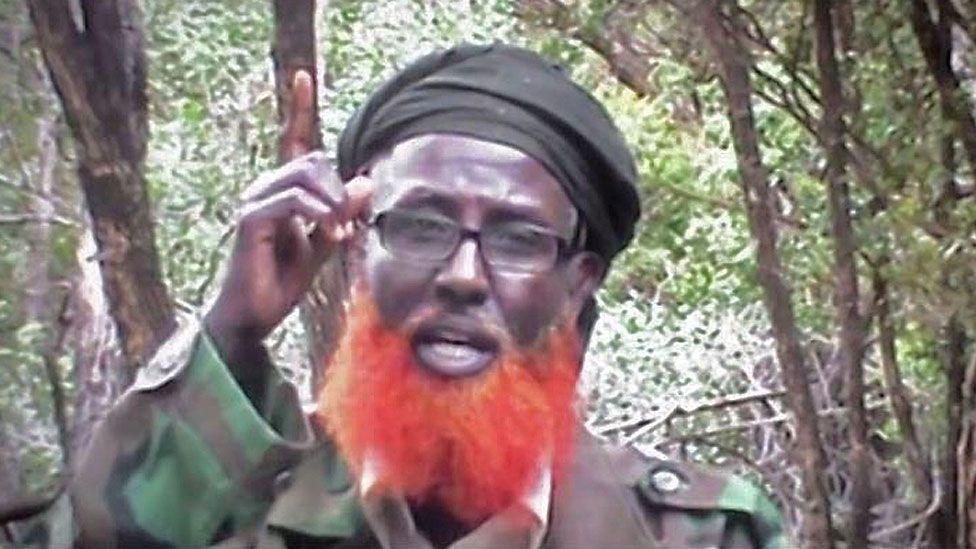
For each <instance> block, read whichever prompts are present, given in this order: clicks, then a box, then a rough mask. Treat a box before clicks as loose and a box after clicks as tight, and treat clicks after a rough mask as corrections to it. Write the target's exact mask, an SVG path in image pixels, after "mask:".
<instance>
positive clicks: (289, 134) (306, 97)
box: [281, 69, 315, 162]
mask: <svg viewBox="0 0 976 549" xmlns="http://www.w3.org/2000/svg"><path fill="white" fill-rule="evenodd" d="M314 93H315V91H314V90H313V86H312V75H311V74H309V73H308V71H306V70H305V69H299V70H298V71H296V72H295V77H294V78H293V79H292V86H291V104H290V105H289V108H288V116H287V117H286V118H285V129H284V131H283V132H282V137H281V153H282V159H283V160H284V161H285V162H287V161H289V160H291V159H293V158H297V157H299V156H301V155H303V154H305V153H307V152H309V151H310V150H311V149H312V143H313V141H314V140H313V136H312V132H314V131H315V107H314V104H315V102H314V100H313V99H314V95H313V94H314Z"/></svg>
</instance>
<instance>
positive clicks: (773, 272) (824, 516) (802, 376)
mask: <svg viewBox="0 0 976 549" xmlns="http://www.w3.org/2000/svg"><path fill="white" fill-rule="evenodd" d="M675 3H676V5H677V6H678V7H679V9H681V10H682V11H684V12H686V13H688V14H689V15H690V16H691V17H692V18H693V20H694V21H695V22H696V23H697V24H698V25H699V26H700V27H701V30H702V32H703V34H704V37H705V39H706V41H707V42H708V45H709V47H710V49H711V50H712V53H713V55H714V59H715V61H716V62H717V63H718V65H719V68H720V76H721V82H722V87H723V89H724V90H725V95H726V98H727V102H728V108H729V113H728V117H729V123H730V124H731V128H732V141H733V146H734V148H735V153H736V159H737V163H738V166H739V173H740V177H741V178H742V181H741V184H742V191H743V198H744V201H745V205H746V210H747V213H748V217H749V228H750V231H751V233H752V237H753V239H754V240H755V241H756V244H757V248H758V263H759V273H758V275H759V283H760V285H761V286H762V288H763V294H764V298H765V302H766V307H767V310H768V311H769V315H770V318H771V320H772V325H773V337H774V339H775V341H776V355H777V358H778V359H779V364H780V368H781V369H782V374H783V381H784V384H785V385H786V389H787V405H788V406H789V408H790V410H791V411H792V413H793V415H794V416H795V418H796V435H797V440H796V448H795V449H794V455H793V459H794V461H795V462H796V463H797V464H798V465H799V467H800V470H801V472H802V476H803V486H804V490H805V492H806V494H805V497H804V499H805V501H806V502H807V505H806V507H805V508H804V509H803V510H802V513H803V533H802V536H803V545H804V546H805V547H818V548H827V547H832V546H833V540H832V537H831V520H830V500H829V497H828V492H827V486H826V482H825V478H824V472H825V471H826V460H825V456H824V453H823V447H822V446H821V441H820V429H819V426H818V424H817V411H816V408H815V405H814V402H813V397H812V395H811V394H810V383H809V376H808V372H807V366H806V363H805V362H806V361H805V359H804V355H803V349H802V347H801V345H800V336H799V332H798V330H797V327H796V319H795V316H794V313H793V305H792V291H791V290H790V287H789V286H788V285H787V283H786V280H785V279H784V276H783V267H782V264H781V262H780V258H779V251H778V249H777V236H776V228H775V225H774V217H775V214H774V212H773V211H772V209H771V206H770V204H771V203H770V199H769V182H768V177H767V172H766V168H765V166H764V165H763V162H762V157H761V154H760V151H759V141H758V136H757V134H756V125H755V119H754V117H753V112H752V84H751V81H750V69H751V60H750V59H749V58H748V54H747V52H746V50H745V48H744V47H743V46H742V44H741V43H740V42H739V40H738V38H737V37H736V34H735V33H734V32H732V31H731V30H730V29H728V28H726V26H725V23H724V21H723V19H724V18H723V17H722V14H721V12H720V7H719V5H718V4H716V3H715V2H713V1H712V0H697V1H676V2H675Z"/></svg>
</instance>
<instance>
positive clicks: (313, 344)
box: [271, 0, 348, 394]
mask: <svg viewBox="0 0 976 549" xmlns="http://www.w3.org/2000/svg"><path fill="white" fill-rule="evenodd" d="M273 4H274V21H275V35H274V44H273V46H272V49H271V55H272V59H273V61H274V67H275V91H276V94H277V98H278V119H279V122H280V123H281V125H282V127H284V124H285V122H286V120H285V117H286V116H287V113H288V112H289V105H290V104H291V86H292V82H293V81H294V77H295V72H296V71H298V70H300V69H302V70H305V71H307V72H308V73H309V74H310V75H312V89H313V90H318V82H319V75H318V71H316V57H315V10H316V6H315V0H274V1H273ZM323 79H325V80H326V81H327V78H325V76H324V75H323ZM326 83H327V82H326ZM317 95H318V94H317V93H316V94H314V95H313V110H314V112H315V120H314V124H313V125H312V133H311V134H310V135H308V136H306V138H305V145H306V146H305V148H306V149H307V150H315V149H321V148H322V134H321V131H320V126H319V116H318V97H317ZM290 156H291V152H290V151H287V150H285V147H283V146H281V145H279V154H278V160H279V161H280V162H287V161H288V160H291V158H290ZM347 286H348V284H347V280H346V271H345V259H344V257H342V254H334V255H333V256H332V257H331V258H330V259H329V260H328V261H327V262H326V263H325V265H323V266H322V268H321V270H320V271H319V274H318V275H317V276H316V278H315V280H314V281H313V282H312V287H311V289H310V290H309V292H308V294H306V296H305V298H304V299H303V300H302V303H301V305H300V309H299V313H300V315H301V318H302V324H303V325H304V326H305V332H306V337H307V339H308V342H309V361H310V363H311V368H312V372H311V373H312V376H311V377H312V391H313V393H312V394H315V393H316V392H317V391H318V385H319V382H320V376H321V371H320V370H321V365H322V364H323V363H324V362H325V359H326V358H327V357H328V355H329V352H330V351H331V349H332V348H333V346H334V345H333V344H334V342H335V339H336V337H337V334H338V332H339V329H340V327H341V325H342V311H343V309H342V304H343V302H344V301H345V298H346V292H347Z"/></svg>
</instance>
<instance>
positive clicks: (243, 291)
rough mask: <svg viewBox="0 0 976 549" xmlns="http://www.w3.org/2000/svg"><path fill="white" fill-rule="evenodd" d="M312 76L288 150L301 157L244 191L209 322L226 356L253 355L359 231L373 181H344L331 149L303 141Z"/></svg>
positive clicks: (302, 80)
mask: <svg viewBox="0 0 976 549" xmlns="http://www.w3.org/2000/svg"><path fill="white" fill-rule="evenodd" d="M312 93H313V92H312V80H311V77H310V76H309V74H308V73H306V72H304V71H299V72H298V73H297V74H296V76H295V80H294V86H293V98H292V104H291V109H290V112H289V116H288V119H287V122H286V125H285V130H284V137H283V140H282V142H283V150H284V151H286V154H293V155H301V156H297V158H294V159H293V160H290V161H289V162H288V163H286V164H284V165H282V166H281V167H279V168H277V169H275V170H272V171H270V172H267V173H265V174H263V175H262V176H260V177H259V178H258V179H257V180H256V181H255V182H254V183H252V184H251V185H250V186H249V187H248V189H247V190H246V191H245V192H244V195H243V197H242V198H243V204H242V207H241V213H240V217H239V220H238V222H237V227H236V239H235V243H234V249H233V251H232V253H231V258H230V263H229V270H228V274H227V277H226V279H225V280H224V283H223V286H222V287H221V290H220V294H219V296H218V298H217V300H216V301H215V302H214V305H213V307H212V308H211V310H210V311H209V312H208V313H207V315H206V317H205V320H204V323H205V325H206V328H207V331H208V333H209V334H210V336H211V338H212V339H213V340H214V342H215V343H216V344H217V346H218V348H219V349H220V351H221V354H222V355H223V357H224V359H225V361H227V362H228V364H231V363H232V362H234V361H235V360H237V359H238V358H239V357H247V356H248V355H252V354H253V353H252V352H250V351H252V350H253V349H254V348H256V347H258V346H259V344H260V341H261V339H263V338H264V337H265V336H266V335H268V333H270V332H271V331H272V330H273V329H274V328H275V327H276V326H277V325H278V324H279V323H280V322H281V321H282V320H283V319H284V318H285V317H286V316H287V315H288V313H289V312H290V311H291V310H292V309H293V308H294V307H295V305H296V304H298V302H299V301H300V299H301V297H302V296H303V295H304V294H305V292H306V291H307V290H308V288H309V286H310V285H311V283H312V280H313V279H314V277H315V273H316V272H317V271H318V269H319V268H320V267H321V266H322V264H323V263H324V262H325V260H326V259H328V258H329V257H330V256H331V254H332V253H334V252H335V251H336V249H337V248H338V247H339V246H341V245H342V243H343V242H344V241H345V240H347V239H349V238H351V237H352V236H353V233H354V231H355V230H356V229H355V227H356V225H355V223H354V221H355V220H356V219H357V218H359V217H361V216H362V213H363V211H364V210H365V209H366V207H367V206H368V203H369V200H370V197H371V195H372V182H371V181H370V180H368V179H366V178H357V179H355V180H353V181H352V182H350V183H349V184H348V185H346V186H343V185H342V182H341V181H340V180H339V178H338V176H337V175H336V174H335V172H334V170H333V169H332V167H331V166H330V165H329V163H328V161H327V160H326V158H325V156H324V154H322V153H321V152H320V151H316V152H311V153H308V152H307V148H305V146H304V145H303V143H307V142H308V141H307V136H309V135H310V133H311V128H312V127H313V125H314V113H313V112H312V111H313V107H312V105H313V101H312Z"/></svg>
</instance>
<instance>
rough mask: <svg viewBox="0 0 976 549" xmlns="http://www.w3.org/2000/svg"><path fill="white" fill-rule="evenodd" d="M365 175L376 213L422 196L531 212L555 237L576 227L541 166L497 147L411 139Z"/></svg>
mask: <svg viewBox="0 0 976 549" xmlns="http://www.w3.org/2000/svg"><path fill="white" fill-rule="evenodd" d="M370 173H371V177H372V178H373V179H374V180H375V181H376V184H377V187H376V193H375V194H374V196H373V208H374V209H375V210H376V211H382V210H385V209H389V208H391V207H393V206H395V205H397V203H398V202H400V201H402V200H403V199H405V198H407V197H415V196H417V195H423V194H428V195H440V196H443V197H457V198H458V199H460V198H461V197H464V198H469V197H471V198H474V199H476V200H479V201H481V202H482V203H484V204H490V205H492V206H493V207H497V208H504V207H506V206H508V207H511V208H513V209H521V210H537V211H538V213H539V214H541V215H542V216H544V220H545V221H547V222H550V223H551V224H552V226H553V228H555V229H557V230H559V231H560V232H563V230H564V229H565V230H566V231H570V232H571V231H572V230H573V228H575V226H576V222H577V217H578V214H577V211H576V208H575V206H573V204H572V202H570V200H569V197H568V196H567V195H566V192H565V191H564V190H563V188H562V186H561V185H560V184H559V181H558V180H556V178H555V177H553V176H552V174H550V173H549V171H548V170H547V169H546V168H545V166H543V165H542V164H541V163H540V162H538V161H537V160H535V159H534V158H532V157H531V156H529V155H527V154H525V153H523V152H522V151H520V150H518V149H516V148H513V147H510V146H507V145H502V144H499V143H494V142H490V141H485V140H482V139H477V138H473V137H466V136H461V135H453V134H430V135H422V136H418V137H413V138H410V139H407V140H405V141H402V142H400V143H398V144H397V145H395V146H394V147H392V148H391V149H390V151H388V152H387V153H386V154H385V155H382V156H381V157H379V158H377V159H376V160H374V162H373V165H372V168H371V170H370Z"/></svg>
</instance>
